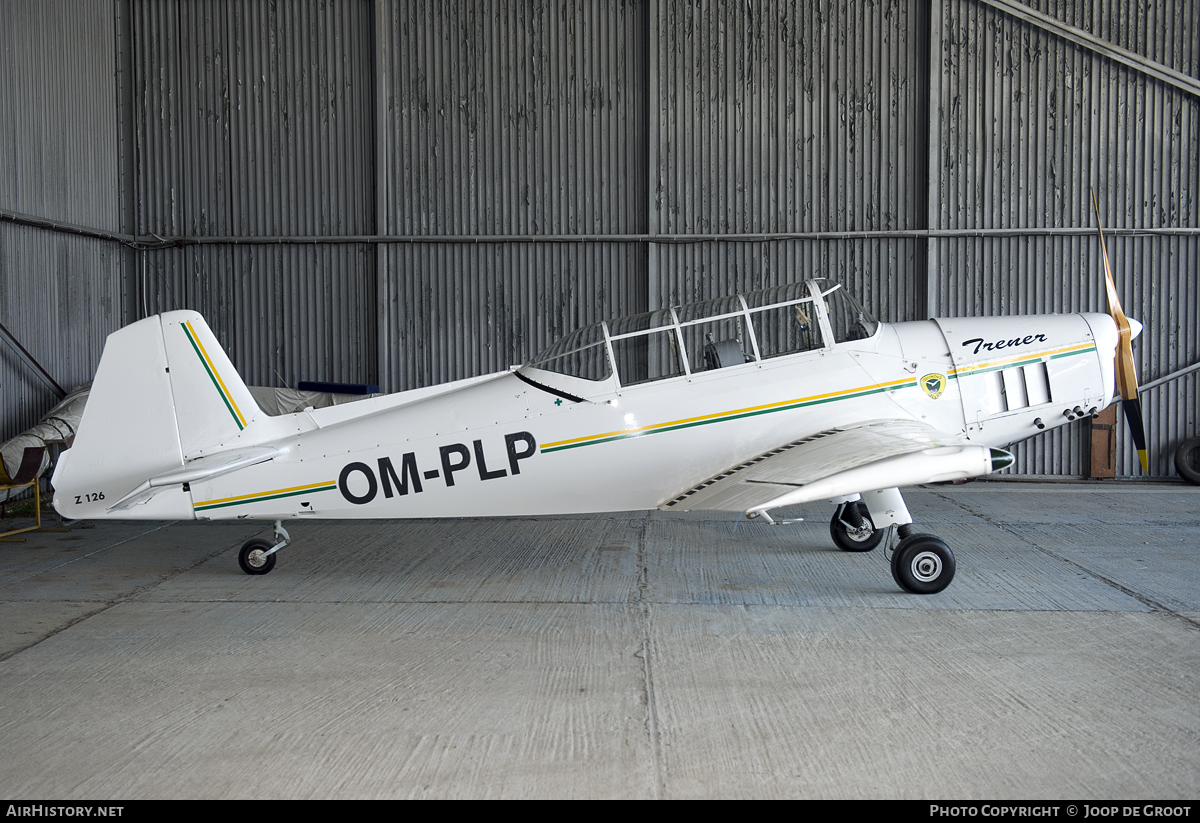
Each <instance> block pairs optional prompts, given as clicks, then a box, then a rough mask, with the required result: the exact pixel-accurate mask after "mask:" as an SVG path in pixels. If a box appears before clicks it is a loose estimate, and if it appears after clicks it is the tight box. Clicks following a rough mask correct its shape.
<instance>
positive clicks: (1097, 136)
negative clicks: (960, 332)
mask: <svg viewBox="0 0 1200 823" xmlns="http://www.w3.org/2000/svg"><path fill="white" fill-rule="evenodd" d="M1197 22H1198V21H1197V11H1196V10H1195V8H1194V6H1193V3H1192V2H1191V0H1151V2H1144V3H1143V2H1138V3H1133V2H1129V1H1128V0H1057V1H1056V0H1037V2H1036V3H1034V2H1017V1H1016V0H932V2H930V0H877V2H850V0H811V1H810V2H784V1H783V0H778V1H777V2H759V1H758V0H738V2H729V3H716V2H712V3H700V2H696V3H689V2H669V1H668V0H648V1H647V2H640V3H638V2H620V0H610V1H608V2H600V0H570V2H553V3H552V2H537V1H536V0H530V2H502V1H498V2H494V3H461V4H448V3H445V2H441V0H427V1H426V2H407V0H405V2H399V0H397V2H386V1H385V0H378V1H377V2H366V1H365V0H329V1H328V2H323V3H319V4H317V3H313V4H309V3H275V2H270V3H267V2H249V1H248V0H218V1H214V2H199V1H198V0H180V1H179V2H160V1H159V0H154V2H150V1H149V0H113V2H111V3H97V2H93V0H55V1H54V2H47V1H46V0H10V2H7V3H5V4H4V5H3V7H0V44H3V54H2V55H0V157H2V158H3V160H2V161H0V162H2V163H3V169H4V172H3V174H2V175H0V214H2V216H3V217H4V218H5V219H4V220H0V299H2V301H3V303H2V305H0V323H3V324H4V326H5V327H6V328H7V329H8V330H9V332H11V336H7V335H0V336H3V337H4V340H5V342H6V343H9V344H10V345H4V346H0V400H2V417H0V435H2V436H11V435H12V434H15V433H16V432H17V431H20V430H21V429H22V428H24V427H25V426H27V425H30V424H31V423H33V422H34V421H35V420H36V418H37V417H38V416H39V415H40V414H41V413H42V412H44V411H45V410H46V409H47V408H48V407H49V406H50V405H52V404H53V402H54V400H55V394H54V392H53V390H52V389H51V388H50V386H49V383H48V382H47V381H46V380H45V379H43V378H42V377H40V376H39V375H38V374H37V372H36V370H35V369H34V368H33V367H32V366H31V365H30V363H29V362H28V359H27V358H25V356H24V355H21V354H19V353H18V351H17V350H16V348H14V347H13V346H12V345H11V341H12V340H13V339H15V340H16V341H19V342H20V344H21V345H23V346H24V348H25V349H26V350H27V351H28V352H29V355H30V356H31V357H32V359H34V360H36V361H37V362H39V363H40V364H42V365H43V366H44V367H45V368H46V369H47V371H48V372H49V373H50V374H51V375H52V376H53V379H54V380H56V381H57V382H58V383H60V384H62V385H63V386H65V387H67V388H69V387H70V386H71V385H73V384H75V383H78V382H81V381H84V380H87V379H89V378H90V376H91V374H92V372H93V370H94V368H95V365H96V363H97V362H98V359H99V354H100V350H101V347H102V345H103V341H104V337H105V335H106V334H107V333H108V332H110V331H112V330H113V329H115V328H117V327H119V326H120V325H122V324H124V323H126V322H130V321H133V320H136V319H138V318H140V317H143V316H146V315H148V314H153V313H155V312H159V311H163V310H168V309H175V308H184V307H187V308H194V309H197V310H199V311H201V312H202V313H204V315H205V316H206V317H207V318H208V320H209V322H210V324H211V325H212V326H213V328H214V330H215V331H216V333H217V335H218V337H220V338H221V339H222V340H223V341H224V342H225V344H226V346H227V348H228V349H229V351H230V353H231V356H232V358H233V360H234V362H235V363H236V364H237V366H238V368H239V369H240V370H241V371H242V373H243V375H244V376H245V378H246V379H247V381H248V382H250V383H256V384H262V385H281V384H283V383H288V384H293V385H294V383H295V382H296V381H298V380H302V379H314V380H335V381H347V382H378V383H379V384H381V386H382V387H383V389H384V390H385V391H397V390H401V389H407V388H413V387H416V386H422V385H429V384H433V383H437V382H442V381H445V380H449V379H454V378H459V377H464V376H469V375H473V374H480V373H484V372H488V371H493V370H496V369H500V368H504V367H506V366H507V365H509V364H511V363H518V362H521V361H523V360H524V359H525V358H526V357H527V356H529V355H530V354H532V353H534V352H535V351H536V350H538V349H539V348H541V347H542V346H543V345H545V344H546V343H548V342H549V341H551V340H553V339H554V338H556V337H558V336H559V335H561V334H563V333H564V332H567V331H569V330H571V329H573V328H575V327H576V326H578V325H580V324H583V323H587V322H591V321H594V320H597V319H601V318H603V317H606V316H613V315H620V314H624V313H629V312H635V311H642V310H645V309H647V308H649V307H656V306H660V305H664V304H667V303H677V302H681V301H690V300H693V299H699V298H704V297H710V296H716V295H719V294H725V293H728V292H730V291H733V290H736V289H747V288H755V287H760V286H765V285H772V284H777V283H782V282H786V281H790V280H795V279H801V278H804V277H808V276H813V275H828V276H832V277H834V278H836V279H838V280H840V281H842V282H843V283H844V284H846V286H847V287H848V288H849V289H850V290H851V291H852V293H855V294H857V295H859V296H860V298H862V299H863V300H864V302H865V303H866V304H867V305H868V306H869V308H871V309H872V310H874V311H875V312H876V313H877V314H878V315H880V316H881V317H882V318H883V319H886V320H909V319H921V318H925V317H929V316H933V315H960V314H974V313H1000V312H1009V313H1018V312H1040V311H1074V310H1102V309H1103V308H1104V297H1103V294H1104V290H1103V286H1102V282H1101V269H1100V263H1099V248H1098V243H1097V241H1096V239H1095V234H1094V226H1095V224H1096V221H1095V218H1094V216H1093V215H1092V214H1091V211H1090V208H1091V206H1090V195H1089V194H1088V189H1089V186H1091V185H1094V186H1095V187H1096V189H1097V191H1098V192H1099V194H1100V197H1101V200H1102V211H1103V219H1104V223H1105V225H1106V227H1111V228H1112V235H1113V236H1112V238H1111V239H1110V249H1111V252H1112V254H1113V257H1114V265H1115V268H1116V276H1117V279H1118V283H1119V288H1120V290H1121V292H1122V295H1123V299H1124V301H1125V308H1126V311H1127V312H1129V313H1130V314H1131V315H1133V316H1136V317H1139V318H1141V319H1142V320H1144V321H1146V322H1147V327H1146V333H1145V334H1144V335H1143V336H1142V338H1141V342H1140V343H1139V344H1138V345H1136V346H1135V352H1136V354H1137V356H1138V357H1139V374H1140V375H1141V376H1142V381H1143V384H1146V383H1148V382H1151V381H1155V380H1156V379H1157V378H1163V377H1170V378H1171V379H1169V380H1166V381H1165V382H1159V383H1157V384H1152V385H1151V386H1150V388H1149V389H1148V391H1146V392H1145V394H1144V397H1143V403H1144V405H1145V409H1146V413H1147V423H1148V426H1149V429H1150V435H1151V449H1152V455H1153V461H1154V462H1153V464H1152V473H1153V474H1155V475H1170V474H1173V468H1172V467H1171V454H1172V451H1173V449H1174V447H1175V446H1176V445H1177V444H1178V443H1179V441H1180V440H1181V439H1183V438H1184V437H1187V436H1191V435H1193V434H1195V433H1196V432H1197V430H1198V429H1200V427H1198V426H1197V420H1196V414H1195V409H1196V408H1197V405H1198V403H1200V375H1198V374H1197V372H1195V371H1191V372H1188V373H1186V374H1184V375H1182V376H1174V375H1175V373H1176V372H1179V371H1181V370H1186V369H1187V367H1189V366H1192V365H1193V364H1195V363H1196V362H1197V361H1198V360H1200V357H1198V351H1197V350H1198V349H1200V328H1198V325H1200V321H1198V317H1200V293H1198V292H1200V286H1198V283H1197V279H1198V278H1197V267H1198V264H1200V230H1198V229H1197V227H1198V226H1200V200H1198V196H1200V161H1198V159H1197V158H1198V155H1200V105H1198V100H1200V81H1198V78H1200V43H1198V42H1197V41H1198V37H1197V28H1198V27H1197ZM1122 439H1123V438H1122ZM1087 442H1088V433H1087V427H1086V425H1081V424H1077V425H1076V426H1075V427H1071V428H1069V429H1068V430H1066V431H1061V430H1060V431H1059V432H1056V433H1054V434H1052V435H1049V436H1043V437H1041V438H1037V439H1035V440H1033V441H1030V442H1028V443H1026V444H1024V445H1023V446H1022V447H1020V448H1019V449H1018V455H1019V463H1018V464H1017V466H1016V467H1015V470H1016V471H1017V472H1018V473H1024V474H1057V475H1073V476H1079V475H1086V474H1087V473H1088V453H1087ZM1136 462H1137V461H1136V457H1135V456H1134V455H1133V453H1132V451H1131V450H1130V449H1129V447H1128V446H1123V449H1122V452H1121V453H1120V454H1119V455H1118V468H1117V473H1118V475H1126V474H1133V473H1135V470H1134V467H1135V466H1136Z"/></svg>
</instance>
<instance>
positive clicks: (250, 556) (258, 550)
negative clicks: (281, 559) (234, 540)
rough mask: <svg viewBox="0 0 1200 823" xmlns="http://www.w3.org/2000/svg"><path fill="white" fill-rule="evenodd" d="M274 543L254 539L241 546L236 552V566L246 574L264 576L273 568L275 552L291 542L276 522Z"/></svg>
mask: <svg viewBox="0 0 1200 823" xmlns="http://www.w3.org/2000/svg"><path fill="white" fill-rule="evenodd" d="M273 536H274V538H275V540H274V542H272V541H270V540H264V539H263V538H261V537H255V538H252V539H250V540H247V541H246V542H245V543H243V544H242V550H241V551H240V552H238V565H239V566H241V567H242V571H244V572H245V573H246V574H266V573H267V572H269V571H271V569H273V568H275V552H277V551H279V550H280V549H282V548H283V547H284V546H286V545H287V544H288V543H291V542H292V538H291V536H290V535H289V534H288V533H287V529H285V528H284V527H283V524H282V523H281V522H280V521H278V520H276V521H275V530H274V533H273Z"/></svg>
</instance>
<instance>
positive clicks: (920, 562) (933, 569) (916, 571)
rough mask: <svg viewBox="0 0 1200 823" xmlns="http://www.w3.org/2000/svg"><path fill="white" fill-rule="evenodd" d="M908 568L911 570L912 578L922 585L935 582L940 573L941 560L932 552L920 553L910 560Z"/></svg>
mask: <svg viewBox="0 0 1200 823" xmlns="http://www.w3.org/2000/svg"><path fill="white" fill-rule="evenodd" d="M910 568H911V569H912V574H913V577H915V578H916V579H917V580H920V581H921V582H922V583H929V582H931V581H933V580H937V578H938V575H940V574H941V573H942V558H940V557H938V556H937V554H936V553H934V552H930V551H924V552H920V553H919V554H917V556H916V557H914V558H913V559H912V563H911V565H910Z"/></svg>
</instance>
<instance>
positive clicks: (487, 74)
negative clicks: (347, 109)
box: [382, 0, 647, 236]
mask: <svg viewBox="0 0 1200 823" xmlns="http://www.w3.org/2000/svg"><path fill="white" fill-rule="evenodd" d="M384 14H385V22H384V26H385V27H386V28H385V32H384V34H385V36H386V38H387V39H386V49H385V51H384V52H383V58H382V62H383V66H382V71H383V72H384V73H385V75H386V76H385V82H386V83H387V89H386V101H387V108H386V112H385V113H384V117H385V124H384V126H385V131H384V135H385V140H386V144H385V145H386V148H385V151H384V157H385V160H384V161H383V162H384V163H386V164H387V166H386V168H385V169H383V172H384V175H385V179H386V181H387V192H388V193H387V207H388V212H387V225H386V232H385V233H388V234H399V235H405V236H421V235H431V234H432V235H474V234H479V235H523V234H596V233H636V232H641V231H645V222H646V210H647V196H646V188H647V183H646V175H645V164H646V159H645V158H646V96H645V76H646V45H645V37H646V32H645V25H646V24H645V20H646V10H645V8H644V7H643V6H642V5H639V4H635V3H616V2H595V0H573V1H572V2H565V3H555V4H548V3H528V2H511V1H510V2H499V3H495V4H487V5H479V4H470V3H466V4H450V3H441V2H413V3H407V2H405V3H389V4H387V6H386V10H385V12H384Z"/></svg>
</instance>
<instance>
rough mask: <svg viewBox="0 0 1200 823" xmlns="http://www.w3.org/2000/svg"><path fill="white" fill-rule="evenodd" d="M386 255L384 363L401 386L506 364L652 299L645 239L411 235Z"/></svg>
mask: <svg viewBox="0 0 1200 823" xmlns="http://www.w3.org/2000/svg"><path fill="white" fill-rule="evenodd" d="M387 256H388V261H389V265H388V268H389V271H391V272H392V276H390V277H389V278H388V282H387V286H386V292H385V294H384V297H383V298H382V301H381V302H382V305H383V320H382V323H383V324H386V325H385V327H384V328H382V329H381V330H380V338H381V340H382V341H383V344H384V345H385V346H386V350H385V352H384V353H383V354H382V355H381V357H382V358H385V359H386V362H387V363H388V366H387V368H386V369H382V370H381V371H382V372H383V379H384V380H385V381H386V382H387V384H388V385H390V386H392V387H412V386H420V385H426V384H431V383H439V382H445V381H447V380H456V379H459V378H463V377H471V376H474V375H478V374H488V373H490V372H495V371H500V370H502V369H507V368H508V367H509V366H511V365H517V364H520V363H524V362H525V361H526V360H528V359H529V358H530V357H532V356H533V355H534V354H536V353H537V352H538V351H540V350H541V349H543V348H544V347H545V346H547V345H549V344H550V343H551V342H553V341H554V340H557V339H558V338H559V337H562V336H563V335H565V334H567V333H569V332H571V331H574V330H575V329H577V328H579V327H580V326H584V325H587V324H589V323H595V322H597V321H600V320H604V319H606V318H607V317H609V316H611V310H612V309H613V308H614V307H619V309H618V310H619V312H621V313H634V312H642V311H646V310H647V308H648V307H647V303H646V294H647V285H646V251H645V248H644V247H643V246H642V245H641V244H637V243H601V244H587V243H583V244H580V243H559V244H552V243H487V242H480V243H428V244H409V243H405V244H396V245H392V246H389V247H388V249H387Z"/></svg>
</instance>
